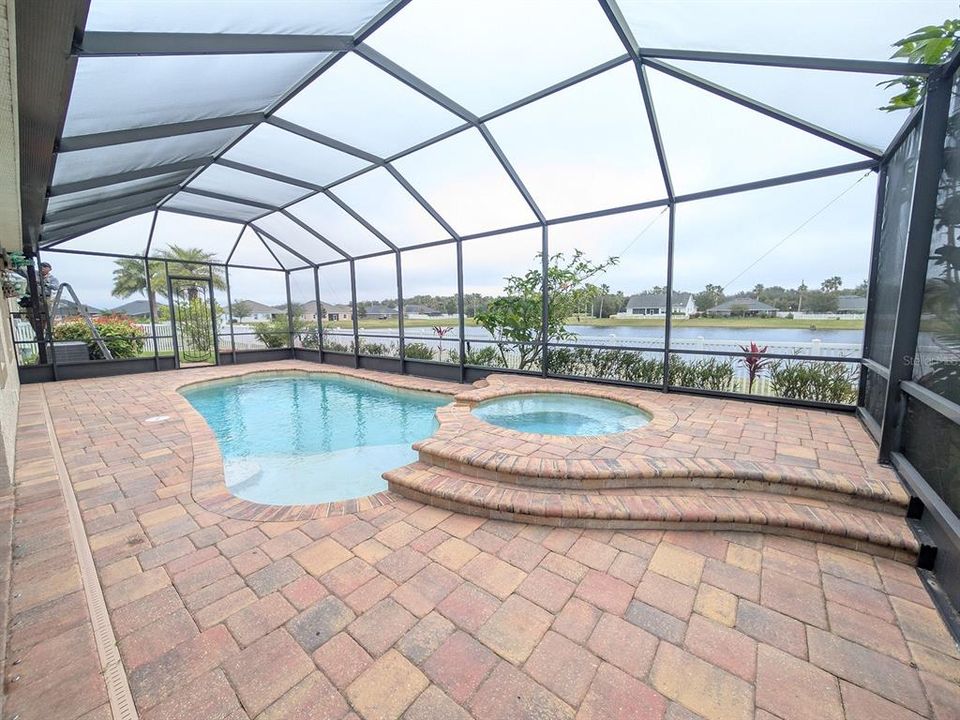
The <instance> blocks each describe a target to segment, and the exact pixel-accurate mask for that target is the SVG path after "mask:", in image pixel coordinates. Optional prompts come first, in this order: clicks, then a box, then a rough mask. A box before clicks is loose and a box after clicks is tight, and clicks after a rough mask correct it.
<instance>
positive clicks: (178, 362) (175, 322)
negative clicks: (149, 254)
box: [166, 265, 220, 370]
mask: <svg viewBox="0 0 960 720" xmlns="http://www.w3.org/2000/svg"><path fill="white" fill-rule="evenodd" d="M168 267H169V265H168ZM166 275H167V305H168V308H169V310H170V331H171V335H172V338H173V361H174V363H175V366H176V368H177V369H178V370H179V369H180V368H181V367H183V362H182V358H181V348H180V338H179V334H180V333H179V325H180V322H179V316H178V315H177V311H176V307H177V306H176V305H175V304H174V294H173V287H174V283H175V282H184V281H187V282H191V283H194V284H196V285H202V286H206V290H207V298H208V299H209V304H210V335H211V338H212V340H213V348H212V351H211V352H212V353H213V359H212V360H211V361H210V362H206V363H201V362H188V363H187V367H202V366H217V365H219V364H220V342H219V337H218V328H217V309H216V304H215V299H214V296H213V276H212V274H211V273H210V268H209V267H207V276H206V277H197V276H195V275H171V274H170V273H169V272H167V273H166Z"/></svg>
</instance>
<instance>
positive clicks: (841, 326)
mask: <svg viewBox="0 0 960 720" xmlns="http://www.w3.org/2000/svg"><path fill="white" fill-rule="evenodd" d="M567 322H568V323H569V324H570V325H595V326H597V327H617V326H619V327H662V326H663V320H656V319H654V318H650V319H636V320H635V319H633V318H626V319H624V318H603V319H597V318H587V317H585V318H583V319H580V320H578V319H577V318H576V317H571V318H569V319H568V320H567ZM403 324H404V327H408V328H417V327H434V326H436V325H442V326H444V327H451V326H456V324H457V321H456V319H455V318H434V319H426V320H419V319H418V320H406V321H404V323H403ZM466 324H467V325H474V324H475V323H474V322H473V319H472V318H467V319H466ZM323 326H324V328H330V329H341V330H349V329H351V328H352V327H353V326H352V325H351V324H350V323H349V322H346V321H340V322H325V323H324V324H323ZM360 327H361V328H363V329H365V330H372V329H375V328H391V329H396V327H397V321H396V320H379V319H375V318H361V319H360ZM673 327H727V328H801V329H807V328H810V327H815V328H817V329H818V330H830V329H833V330H859V329H860V328H862V327H863V320H789V319H787V318H758V317H747V318H693V319H690V320H683V319H680V318H677V319H675V320H674V321H673Z"/></svg>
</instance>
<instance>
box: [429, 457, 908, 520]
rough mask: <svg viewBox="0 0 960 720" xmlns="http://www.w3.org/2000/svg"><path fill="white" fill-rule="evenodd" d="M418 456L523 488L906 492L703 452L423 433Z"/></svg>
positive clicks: (854, 497) (829, 495) (851, 499)
mask: <svg viewBox="0 0 960 720" xmlns="http://www.w3.org/2000/svg"><path fill="white" fill-rule="evenodd" d="M414 449H415V450H417V451H418V453H419V457H420V461H421V462H422V463H424V464H426V465H433V466H436V467H443V468H446V469H448V470H453V471H455V472H459V473H461V474H462V475H465V476H467V477H473V478H478V479H482V480H489V481H496V482H500V483H507V484H511V485H517V486H521V487H529V488H531V489H536V490H541V491H547V490H557V489H563V490H572V491H577V492H589V491H599V490H624V489H642V488H700V489H717V490H720V489H726V490H753V491H757V492H765V493H771V494H778V495H789V496H794V497H804V498H808V499H813V500H825V501H828V502H834V503H842V504H844V505H851V506H856V507H861V508H864V509H867V510H874V511H877V512H887V513H891V514H894V515H902V514H903V513H904V511H905V509H906V507H907V504H908V502H909V498H908V496H907V494H906V493H905V492H902V493H900V492H891V490H890V488H889V487H888V486H886V485H884V484H883V483H880V482H870V481H869V480H867V479H864V478H860V479H858V480H857V481H856V482H854V481H853V480H851V479H850V478H848V477H847V476H845V475H842V474H840V473H834V472H828V471H826V470H819V469H817V468H805V467H800V466H794V467H791V466H787V465H782V464H774V463H761V462H747V461H738V460H720V459H711V458H676V459H675V458H662V459H660V458H646V459H639V458H636V459H630V460H625V459H619V460H594V461H592V462H590V463H583V462H578V461H576V460H563V459H556V460H551V459H548V458H543V459H538V458H521V457H516V456H510V455H506V454H503V453H497V452H495V451H483V450H478V449H475V448H470V447H469V446H466V445H457V444H453V443H449V442H445V441H441V442H437V441H433V440H431V439H427V440H422V441H420V442H417V443H415V444H414Z"/></svg>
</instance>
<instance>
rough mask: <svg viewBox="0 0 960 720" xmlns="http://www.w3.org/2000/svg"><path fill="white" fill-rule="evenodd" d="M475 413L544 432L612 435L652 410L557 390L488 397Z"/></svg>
mask: <svg viewBox="0 0 960 720" xmlns="http://www.w3.org/2000/svg"><path fill="white" fill-rule="evenodd" d="M473 414H474V415H476V416H477V417H479V418H480V419H481V420H485V421H486V422H488V423H490V424H492V425H499V426H500V427H505V428H509V429H510V430H517V431H519V432H528V433H541V434H543V435H610V434H612V433H619V432H625V431H627V430H633V429H635V428H638V427H643V426H644V425H646V424H647V423H649V422H650V415H649V414H648V413H645V412H644V411H643V410H640V409H639V408H636V407H634V406H632V405H627V404H626V403H620V402H614V401H612V400H602V399H600V398H592V397H585V396H583V395H566V394H554V393H533V394H530V395H510V396H509V397H502V398H497V399H495V400H488V401H487V402H484V403H481V404H479V405H477V407H475V408H474V409H473Z"/></svg>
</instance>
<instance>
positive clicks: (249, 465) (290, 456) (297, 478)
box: [183, 374, 450, 505]
mask: <svg viewBox="0 0 960 720" xmlns="http://www.w3.org/2000/svg"><path fill="white" fill-rule="evenodd" d="M183 395H184V397H186V399H187V400H188V401H189V402H190V404H191V405H193V407H194V408H196V409H197V411H198V412H199V413H200V414H201V415H203V417H204V419H205V420H206V421H207V424H208V425H210V427H211V429H212V430H213V432H214V434H215V435H216V437H217V443H218V444H219V446H220V453H221V455H222V456H223V467H224V473H225V480H226V484H227V488H228V489H229V490H230V492H232V493H233V494H234V495H237V496H238V497H241V498H244V499H246V500H251V501H254V502H259V503H265V504H270V505H300V504H312V503H321V502H331V501H334V500H344V499H347V498H355V497H362V496H364V495H370V494H371V493H375V492H379V491H381V490H385V489H386V487H387V484H386V481H384V480H383V478H381V477H380V475H381V473H383V472H385V471H386V470H390V469H392V468H396V467H399V466H401V465H405V464H407V463H410V462H413V461H415V460H416V459H417V454H416V452H414V450H413V449H411V447H410V446H411V444H412V443H414V442H415V441H417V440H421V439H423V438H425V437H428V436H430V435H432V434H433V432H434V431H435V430H436V427H437V422H436V419H435V417H434V412H435V410H436V408H438V407H439V406H441V405H446V404H447V403H449V402H450V398H449V397H446V396H444V395H433V394H428V393H418V392H412V391H407V390H397V389H394V388H391V387H388V386H386V385H380V384H378V383H374V382H369V381H364V380H356V379H353V378H344V377H339V376H333V375H317V374H311V375H279V376H278V375H271V376H267V377H259V378H258V377H247V378H238V379H236V380H228V381H224V382H216V383H209V384H204V385H201V386H198V387H196V388H192V389H186V390H184V391H183Z"/></svg>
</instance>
